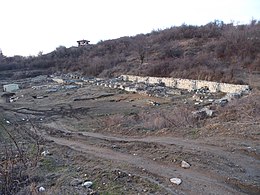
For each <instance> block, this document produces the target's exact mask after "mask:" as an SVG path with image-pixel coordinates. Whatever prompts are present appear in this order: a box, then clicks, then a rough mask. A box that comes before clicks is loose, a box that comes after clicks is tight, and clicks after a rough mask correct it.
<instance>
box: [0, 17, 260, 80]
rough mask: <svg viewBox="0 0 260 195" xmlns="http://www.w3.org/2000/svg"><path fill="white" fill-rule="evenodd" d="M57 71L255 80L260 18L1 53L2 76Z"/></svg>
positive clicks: (258, 68)
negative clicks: (22, 53)
mask: <svg viewBox="0 0 260 195" xmlns="http://www.w3.org/2000/svg"><path fill="white" fill-rule="evenodd" d="M21 70H22V72H21ZM57 71H59V72H68V71H79V72H80V73H82V74H84V75H87V76H99V77H112V76H117V75H120V74H126V73H127V74H135V75H149V76H172V77H181V78H190V79H204V80H213V81H220V82H230V83H250V82H254V81H252V78H255V77H256V76H255V73H257V72H258V71H260V22H259V21H255V20H253V21H252V22H251V24H248V25H237V26H236V25H233V24H232V23H231V24H224V23H223V22H220V21H214V22H211V23H208V24H207V25H204V26H191V25H185V24H184V25H182V26H180V27H171V28H168V29H165V30H157V31H153V32H151V33H148V34H139V35H136V36H134V37H121V38H118V39H114V40H107V41H100V42H99V43H97V44H95V45H88V46H86V47H80V48H77V47H71V48H66V47H64V46H60V47H58V48H56V50H55V51H53V52H51V53H48V54H45V55H38V56H37V57H32V56H29V57H22V56H14V57H6V56H4V53H3V54H2V55H0V76H1V77H2V78H3V77H5V78H6V77H13V78H22V77H31V76H36V75H39V74H49V73H54V72H57ZM257 77H259V76H257Z"/></svg>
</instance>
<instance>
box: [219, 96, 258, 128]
mask: <svg viewBox="0 0 260 195" xmlns="http://www.w3.org/2000/svg"><path fill="white" fill-rule="evenodd" d="M218 113H219V115H218V117H217V118H216V120H219V121H223V122H230V121H234V122H238V123H254V122H258V123H259V121H260V91H255V92H253V93H251V94H249V95H248V96H245V97H242V98H241V99H237V100H233V101H231V102H230V103H229V104H228V105H227V106H225V107H220V108H219V109H218Z"/></svg>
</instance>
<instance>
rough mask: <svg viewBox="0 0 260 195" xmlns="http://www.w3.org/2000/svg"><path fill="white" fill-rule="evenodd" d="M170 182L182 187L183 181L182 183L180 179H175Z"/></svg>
mask: <svg viewBox="0 0 260 195" xmlns="http://www.w3.org/2000/svg"><path fill="white" fill-rule="evenodd" d="M170 182H172V183H174V184H176V185H180V184H181V182H182V181H181V179H180V178H177V177H174V178H171V179H170Z"/></svg>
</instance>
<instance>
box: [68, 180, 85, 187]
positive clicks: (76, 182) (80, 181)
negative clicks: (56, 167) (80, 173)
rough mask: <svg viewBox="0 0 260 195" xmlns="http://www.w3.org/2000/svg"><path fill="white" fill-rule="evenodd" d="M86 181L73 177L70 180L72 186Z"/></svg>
mask: <svg viewBox="0 0 260 195" xmlns="http://www.w3.org/2000/svg"><path fill="white" fill-rule="evenodd" d="M83 182H84V181H83V180H82V179H77V178H76V179H73V180H72V181H71V182H70V185H71V186H78V185H80V184H82V183H83Z"/></svg>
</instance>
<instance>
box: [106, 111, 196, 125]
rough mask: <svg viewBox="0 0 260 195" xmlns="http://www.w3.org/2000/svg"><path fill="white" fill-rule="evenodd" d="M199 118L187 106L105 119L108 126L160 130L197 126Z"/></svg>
mask: <svg viewBox="0 0 260 195" xmlns="http://www.w3.org/2000/svg"><path fill="white" fill-rule="evenodd" d="M198 124H199V119H198V118H196V117H195V116H194V115H193V114H192V109H191V108H189V107H186V106H180V107H175V108H173V109H172V110H165V109H158V110H152V111H141V112H140V113H137V114H136V113H135V114H129V115H124V116H122V115H119V114H117V115H113V116H110V117H108V118H107V119H106V120H105V125H106V126H107V127H113V128H121V129H124V128H133V129H140V128H141V129H147V130H159V129H162V128H179V127H196V126H198Z"/></svg>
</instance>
